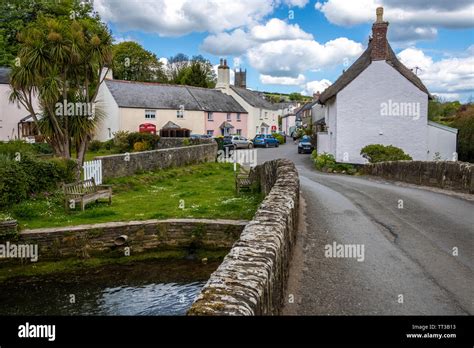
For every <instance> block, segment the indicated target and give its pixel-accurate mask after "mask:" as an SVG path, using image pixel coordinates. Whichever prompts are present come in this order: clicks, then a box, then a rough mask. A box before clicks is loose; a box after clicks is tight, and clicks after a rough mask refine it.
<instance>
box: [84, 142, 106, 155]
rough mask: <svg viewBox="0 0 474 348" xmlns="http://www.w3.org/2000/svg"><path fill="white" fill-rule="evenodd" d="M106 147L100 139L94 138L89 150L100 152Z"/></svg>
mask: <svg viewBox="0 0 474 348" xmlns="http://www.w3.org/2000/svg"><path fill="white" fill-rule="evenodd" d="M103 147H104V144H103V143H102V142H101V141H99V140H92V141H91V142H90V143H89V146H88V148H87V149H88V150H89V151H91V152H99V151H100V150H101V149H102V148H103Z"/></svg>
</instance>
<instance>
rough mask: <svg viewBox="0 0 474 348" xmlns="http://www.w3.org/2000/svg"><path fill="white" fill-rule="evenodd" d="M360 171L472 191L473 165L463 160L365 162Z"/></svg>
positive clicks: (473, 186)
mask: <svg viewBox="0 0 474 348" xmlns="http://www.w3.org/2000/svg"><path fill="white" fill-rule="evenodd" d="M361 172H362V173H363V174H366V175H375V176H380V177H382V178H385V179H389V180H395V181H402V182H407V183H410V184H416V185H423V186H433V187H439V188H442V189H447V190H453V191H460V192H464V193H474V165H473V164H471V163H465V162H441V161H438V162H423V161H399V162H382V163H374V164H367V165H365V166H363V167H362V169H361Z"/></svg>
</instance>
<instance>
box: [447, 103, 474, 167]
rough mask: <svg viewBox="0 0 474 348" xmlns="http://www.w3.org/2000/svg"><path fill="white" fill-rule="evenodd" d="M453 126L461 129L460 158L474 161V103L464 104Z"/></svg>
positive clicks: (459, 140)
mask: <svg viewBox="0 0 474 348" xmlns="http://www.w3.org/2000/svg"><path fill="white" fill-rule="evenodd" d="M452 126H453V127H455V128H457V129H458V130H459V133H458V157H459V160H460V161H464V162H471V163H474V104H468V105H463V106H462V108H461V110H460V112H459V113H458V115H457V116H456V118H455V120H454V122H453V123H452Z"/></svg>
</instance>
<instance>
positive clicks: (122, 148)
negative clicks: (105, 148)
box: [113, 131, 133, 153]
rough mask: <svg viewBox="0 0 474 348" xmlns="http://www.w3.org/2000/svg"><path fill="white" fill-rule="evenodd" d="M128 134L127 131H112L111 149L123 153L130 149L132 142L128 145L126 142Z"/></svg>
mask: <svg viewBox="0 0 474 348" xmlns="http://www.w3.org/2000/svg"><path fill="white" fill-rule="evenodd" d="M129 134H130V133H129V132H127V131H118V132H117V133H114V143H113V144H114V146H113V151H116V152H118V153H125V152H129V151H131V150H132V146H133V144H132V145H130V144H129V142H128V136H129Z"/></svg>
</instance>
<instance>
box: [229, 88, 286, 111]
mask: <svg viewBox="0 0 474 348" xmlns="http://www.w3.org/2000/svg"><path fill="white" fill-rule="evenodd" d="M230 88H231V89H232V90H233V91H234V92H235V93H237V94H238V95H239V96H240V97H241V98H242V99H243V100H245V101H246V102H247V103H249V104H250V105H252V106H253V107H256V108H261V109H267V110H278V106H275V105H274V104H272V103H270V102H269V101H268V100H266V99H264V98H262V97H261V96H260V95H259V93H257V92H255V91H251V90H249V89H246V88H240V87H235V86H230Z"/></svg>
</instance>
